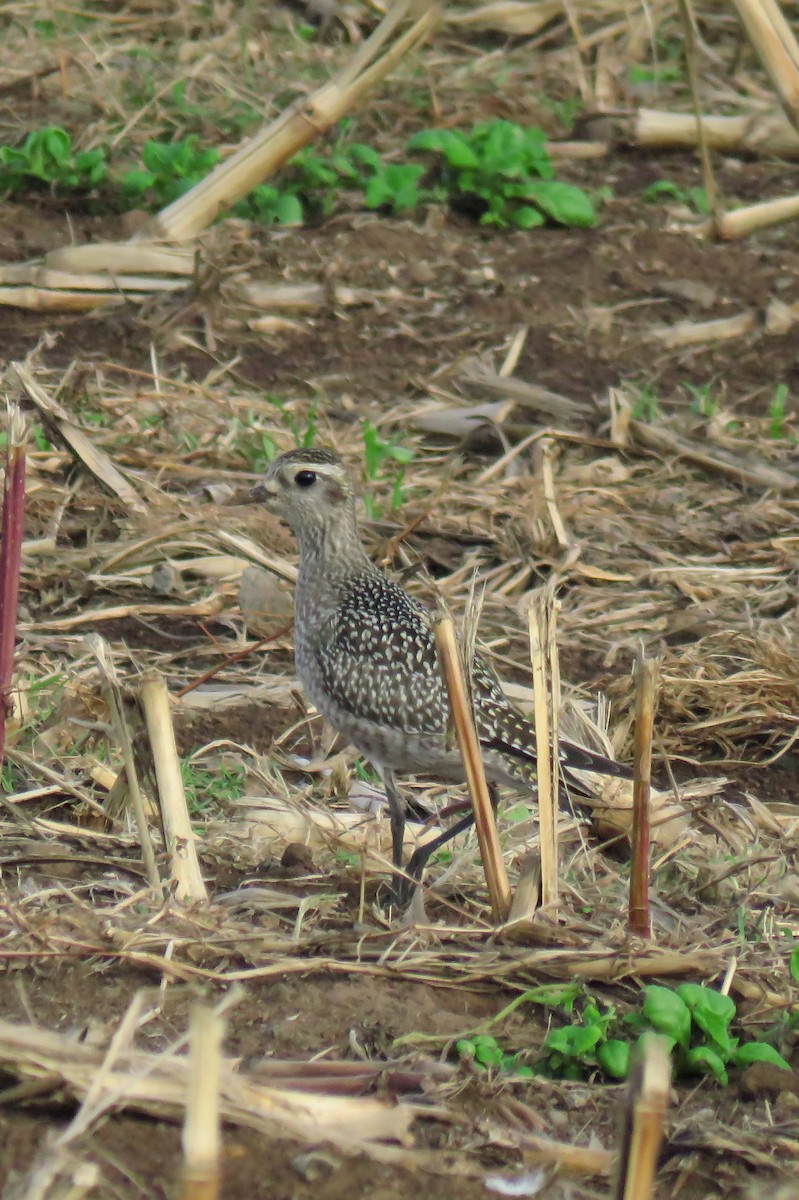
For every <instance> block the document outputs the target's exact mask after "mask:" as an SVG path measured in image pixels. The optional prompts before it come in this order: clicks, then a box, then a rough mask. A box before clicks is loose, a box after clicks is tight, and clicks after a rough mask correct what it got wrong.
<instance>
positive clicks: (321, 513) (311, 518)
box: [250, 450, 355, 541]
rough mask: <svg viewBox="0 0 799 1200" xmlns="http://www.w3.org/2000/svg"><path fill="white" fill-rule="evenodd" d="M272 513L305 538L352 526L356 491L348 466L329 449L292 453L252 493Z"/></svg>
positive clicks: (283, 456)
mask: <svg viewBox="0 0 799 1200" xmlns="http://www.w3.org/2000/svg"><path fill="white" fill-rule="evenodd" d="M250 495H251V496H252V498H253V500H257V501H259V502H260V503H262V504H264V505H265V506H266V508H267V509H268V510H269V512H272V513H274V514H275V515H276V516H278V517H282V518H283V520H284V521H286V523H287V524H288V525H289V526H290V527H291V529H292V530H293V532H294V534H295V536H296V537H297V538H298V539H299V540H300V541H302V540H303V538H304V537H305V536H309V537H313V536H314V534H315V533H317V534H318V533H319V532H323V531H325V530H332V529H335V528H336V527H337V526H340V525H341V524H342V523H344V524H347V525H349V524H350V523H351V522H352V520H353V516H354V510H355V491H354V488H353V485H352V479H351V478H350V475H349V473H348V471H347V470H346V468H345V467H344V464H343V463H342V462H341V460H340V459H338V458H337V457H336V455H335V454H331V453H330V451H329V450H289V451H288V453H287V454H281V455H280V457H279V458H276V459H275V461H274V462H273V463H270V465H269V468H268V470H267V472H266V475H265V476H264V479H263V480H262V482H261V483H259V484H257V485H256V486H255V487H254V488H253V489H252V492H251V493H250Z"/></svg>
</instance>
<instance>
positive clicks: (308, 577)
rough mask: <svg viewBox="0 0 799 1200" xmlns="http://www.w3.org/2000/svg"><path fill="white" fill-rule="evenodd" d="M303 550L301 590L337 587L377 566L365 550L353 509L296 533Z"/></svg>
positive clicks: (299, 545)
mask: <svg viewBox="0 0 799 1200" xmlns="http://www.w3.org/2000/svg"><path fill="white" fill-rule="evenodd" d="M295 532H296V536H297V545H298V548H299V551H300V563H299V579H298V584H299V586H300V588H302V587H303V586H304V585H306V584H307V585H308V586H312V587H313V588H314V589H317V590H318V589H319V587H321V586H324V585H325V584H330V585H333V586H335V584H336V583H337V582H338V581H340V580H342V579H346V578H347V576H349V575H352V574H353V573H357V572H359V571H362V570H364V569H368V570H374V566H373V564H372V562H371V560H370V559H369V557H368V555H367V553H366V551H365V550H364V548H363V543H362V542H361V538H360V535H359V533H358V528H357V525H356V522H355V511H354V509H352V510H350V511H348V512H345V513H341V514H340V516H339V519H338V520H336V521H330V522H327V523H325V524H323V525H322V524H320V525H314V526H305V527H303V528H302V529H298V530H296V531H295Z"/></svg>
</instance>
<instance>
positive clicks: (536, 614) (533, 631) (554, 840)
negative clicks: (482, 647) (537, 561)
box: [529, 590, 558, 917]
mask: <svg viewBox="0 0 799 1200" xmlns="http://www.w3.org/2000/svg"><path fill="white" fill-rule="evenodd" d="M553 607H554V599H553V597H552V596H551V595H548V594H547V593H546V592H545V591H543V592H542V591H540V590H539V591H538V592H536V593H535V595H534V596H533V598H532V601H531V603H530V617H529V627H530V658H531V661H532V666H533V692H534V695H535V746H536V769H537V775H538V780H537V784H538V786H537V791H538V818H539V822H540V828H541V906H542V908H544V909H546V911H547V913H548V914H549V915H551V916H553V917H555V916H556V915H557V903H558V829H557V763H556V761H555V760H556V758H557V754H556V753H555V754H553V750H552V747H553V745H556V744H557V741H556V739H557V729H556V727H555V723H554V720H550V691H549V688H548V686H547V676H548V665H549V663H550V662H551V658H552V642H553V640H554V628H553V620H554V614H553ZM553 715H554V714H553Z"/></svg>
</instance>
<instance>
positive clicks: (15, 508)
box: [0, 404, 28, 768]
mask: <svg viewBox="0 0 799 1200" xmlns="http://www.w3.org/2000/svg"><path fill="white" fill-rule="evenodd" d="M6 435H7V438H8V442H7V447H6V464H5V477H4V480H3V518H2V523H3V528H2V539H3V540H2V545H0V768H2V765H3V756H4V751H5V740H6V721H7V719H8V716H9V713H10V711H11V700H10V693H11V686H12V683H13V679H14V659H15V654H16V641H17V610H18V606H19V576H20V570H21V568H22V535H23V524H24V519H25V464H26V447H27V437H28V431H27V426H26V424H25V421H24V418H23V416H22V414H21V412H20V411H19V408H18V406H17V405H16V404H10V405H9V406H8V412H7V419H6Z"/></svg>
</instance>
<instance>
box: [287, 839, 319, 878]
mask: <svg viewBox="0 0 799 1200" xmlns="http://www.w3.org/2000/svg"><path fill="white" fill-rule="evenodd" d="M280 865H281V867H284V868H285V869H286V870H287V871H296V870H297V868H298V867H299V868H301V873H302V874H303V875H306V874H308V875H311V874H313V873H314V872H315V870H316V866H315V865H314V860H313V855H312V854H311V851H310V850H309V849H308V847H307V846H306V845H305V844H304V842H289V844H288V846H286V849H285V850H284V851H283V857H282V858H281V860H280Z"/></svg>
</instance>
